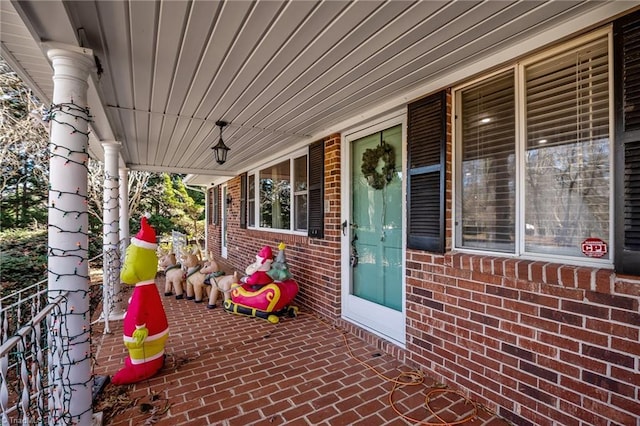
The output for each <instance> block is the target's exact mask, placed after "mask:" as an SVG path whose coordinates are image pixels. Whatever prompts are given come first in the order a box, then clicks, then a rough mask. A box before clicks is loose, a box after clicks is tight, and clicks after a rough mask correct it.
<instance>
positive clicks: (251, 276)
mask: <svg viewBox="0 0 640 426" xmlns="http://www.w3.org/2000/svg"><path fill="white" fill-rule="evenodd" d="M272 263H273V252H272V251H271V247H269V246H264V247H262V249H261V250H260V251H259V252H258V254H257V255H256V261H255V262H254V263H252V264H251V265H249V266H247V269H246V270H245V273H246V274H247V277H246V278H245V281H244V282H245V283H246V284H249V285H250V286H262V285H265V284H269V283H271V282H273V279H272V278H271V277H270V276H269V274H268V272H269V270H270V269H271V264H272Z"/></svg>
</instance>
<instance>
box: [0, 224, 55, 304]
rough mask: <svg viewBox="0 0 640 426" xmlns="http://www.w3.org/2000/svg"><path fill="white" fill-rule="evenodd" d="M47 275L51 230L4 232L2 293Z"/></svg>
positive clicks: (0, 234)
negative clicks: (48, 236) (49, 234)
mask: <svg viewBox="0 0 640 426" xmlns="http://www.w3.org/2000/svg"><path fill="white" fill-rule="evenodd" d="M46 278H47V231H44V230H39V231H30V230H22V229H11V230H7V231H2V232H0V282H1V284H2V285H1V288H2V294H1V296H6V295H7V294H11V293H12V292H13V291H14V290H15V289H16V288H22V287H26V286H29V285H31V284H34V283H36V282H38V281H42V280H44V279H46Z"/></svg>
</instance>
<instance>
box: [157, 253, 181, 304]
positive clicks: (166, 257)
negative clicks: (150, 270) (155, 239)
mask: <svg viewBox="0 0 640 426" xmlns="http://www.w3.org/2000/svg"><path fill="white" fill-rule="evenodd" d="M158 256H159V257H160V261H159V266H160V267H161V268H162V269H163V270H164V277H165V281H164V295H165V296H171V295H173V293H175V295H176V299H182V298H184V294H183V293H184V279H185V274H184V271H183V270H182V265H181V264H180V263H178V261H177V260H176V255H175V254H174V253H173V252H172V251H171V250H166V249H162V248H158Z"/></svg>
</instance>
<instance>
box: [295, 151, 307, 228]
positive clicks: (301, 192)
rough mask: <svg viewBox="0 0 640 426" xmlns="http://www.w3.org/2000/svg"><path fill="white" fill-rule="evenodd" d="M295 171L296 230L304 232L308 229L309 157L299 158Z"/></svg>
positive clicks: (296, 161)
mask: <svg viewBox="0 0 640 426" xmlns="http://www.w3.org/2000/svg"><path fill="white" fill-rule="evenodd" d="M293 170H294V179H293V182H294V185H295V186H294V191H293V199H294V211H295V215H296V216H295V221H294V228H293V229H294V230H296V231H304V230H306V229H307V157H306V156H303V157H298V158H296V159H295V160H293Z"/></svg>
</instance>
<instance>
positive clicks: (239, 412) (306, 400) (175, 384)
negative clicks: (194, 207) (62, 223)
mask: <svg viewBox="0 0 640 426" xmlns="http://www.w3.org/2000/svg"><path fill="white" fill-rule="evenodd" d="M160 281H161V280H159V283H158V284H159V288H160V291H162V288H163V285H164V283H163V282H160ZM163 302H164V306H165V310H166V313H167V317H168V318H169V324H170V337H169V340H168V342H167V345H166V360H165V366H164V368H163V369H162V370H161V371H160V373H159V374H158V375H156V376H155V377H153V378H151V379H150V380H147V381H144V382H141V383H137V384H135V385H130V386H124V387H117V386H115V385H112V384H108V385H107V386H106V387H105V388H104V390H103V392H102V393H101V395H100V396H99V398H98V401H99V402H101V403H102V404H103V405H101V407H104V409H103V414H104V415H105V422H104V424H106V425H113V426H122V425H131V426H133V425H135V426H138V425H145V424H156V425H171V426H175V425H187V424H188V425H190V426H197V425H229V426H235V425H239V426H240V425H242V426H244V425H283V424H286V425H331V426H338V425H412V424H448V423H441V420H439V419H438V417H436V416H435V415H434V414H432V413H430V412H429V410H428V409H427V407H426V405H425V397H426V394H427V392H428V391H429V390H431V389H432V388H430V385H432V384H433V383H434V381H433V380H431V379H429V378H425V379H424V382H423V383H422V384H419V385H414V386H404V387H401V388H399V389H398V390H396V391H395V392H394V395H393V400H394V402H396V403H397V404H396V405H397V409H398V410H399V411H400V412H401V413H402V414H403V415H405V416H410V417H412V418H414V419H416V421H410V420H406V419H404V418H403V416H402V415H400V414H398V413H397V412H396V411H395V410H394V408H393V407H392V406H391V404H390V402H389V396H390V392H391V390H392V389H393V387H394V386H393V383H392V382H391V381H390V379H394V378H395V377H397V376H398V375H399V374H400V373H401V372H403V371H404V372H406V371H410V369H409V368H408V367H406V366H404V365H402V364H401V363H400V362H399V361H398V360H396V359H395V358H393V357H392V356H390V355H388V354H385V353H381V352H380V350H379V349H377V348H376V347H374V346H371V345H369V344H367V343H366V342H364V341H362V340H360V339H358V338H356V337H355V336H353V335H350V334H345V333H343V331H342V330H339V329H337V328H335V327H332V326H330V325H328V324H327V323H326V322H324V321H321V320H320V319H319V318H317V317H315V316H314V315H313V314H311V313H308V312H304V311H300V312H299V313H298V316H297V317H295V318H289V317H284V318H282V319H281V320H280V322H278V323H277V324H271V323H269V322H267V321H265V320H261V319H256V318H248V317H243V316H239V315H233V314H230V313H227V312H225V311H223V309H222V308H221V307H218V308H216V309H207V308H206V306H205V304H196V303H194V302H193V301H187V300H176V299H175V298H174V297H164V298H163ZM110 326H111V327H110V328H111V333H110V334H103V330H104V328H103V324H102V323H96V324H95V325H94V327H93V336H94V337H93V343H94V345H95V346H96V365H95V368H94V372H95V374H96V375H111V374H113V373H115V372H116V371H117V370H118V369H119V368H120V367H121V366H122V363H123V361H124V358H125V356H126V351H125V348H124V346H123V344H122V324H121V322H117V321H112V322H111V323H110ZM343 336H344V337H343ZM345 337H346V339H345ZM346 345H348V347H349V348H350V349H351V351H352V353H353V354H354V355H355V357H356V359H354V358H353V357H352V356H351V355H350V354H349V351H348V348H347V346H346ZM363 363H365V365H363ZM367 366H369V367H367ZM371 368H375V370H376V371H378V372H379V373H381V374H383V375H384V376H386V378H384V377H380V376H379V375H378V374H376V372H375V371H373V370H372V369H371ZM430 407H432V409H433V410H434V411H436V414H438V415H439V416H441V418H442V419H443V420H444V421H446V422H451V423H453V422H456V421H458V420H460V419H462V418H464V416H468V415H470V414H473V411H474V407H475V406H474V405H473V404H470V403H465V401H464V399H462V397H460V396H458V395H457V394H455V393H445V394H437V395H435V396H433V397H432V398H431V401H430ZM464 424H468V425H473V426H488V425H491V426H500V425H507V424H508V423H507V422H506V421H504V420H502V419H499V418H498V417H497V416H496V415H494V414H493V413H490V412H487V411H486V410H483V409H478V410H477V414H476V415H475V416H473V417H472V418H471V419H470V420H469V421H468V422H466V423H464Z"/></svg>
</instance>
